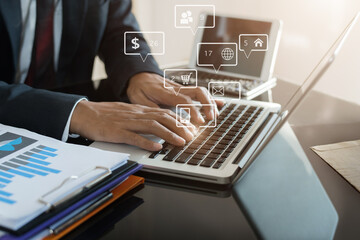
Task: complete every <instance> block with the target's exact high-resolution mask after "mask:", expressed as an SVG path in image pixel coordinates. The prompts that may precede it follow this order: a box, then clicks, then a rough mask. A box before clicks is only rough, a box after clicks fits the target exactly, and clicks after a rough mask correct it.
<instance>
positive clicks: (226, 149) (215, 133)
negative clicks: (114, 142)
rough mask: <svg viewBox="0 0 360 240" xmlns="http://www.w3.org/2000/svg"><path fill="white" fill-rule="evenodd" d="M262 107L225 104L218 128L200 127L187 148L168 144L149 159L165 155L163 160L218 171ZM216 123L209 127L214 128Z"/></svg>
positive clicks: (218, 119) (218, 120)
mask: <svg viewBox="0 0 360 240" xmlns="http://www.w3.org/2000/svg"><path fill="white" fill-rule="evenodd" d="M262 111H263V108H261V107H256V106H247V105H240V104H234V103H231V104H226V105H225V106H224V107H223V108H222V109H221V111H220V115H219V117H218V118H217V126H216V127H215V128H211V127H208V128H201V129H200V132H199V134H198V135H197V136H196V137H195V138H194V139H193V140H192V141H190V142H189V143H187V144H186V145H185V146H184V147H173V148H172V149H169V147H170V146H169V145H168V144H167V143H166V142H165V143H164V144H163V149H162V150H160V151H158V152H153V153H152V154H151V155H150V156H149V158H155V157H157V156H158V155H164V157H163V159H162V160H164V161H170V162H176V163H179V164H188V165H193V166H198V165H199V166H201V167H206V168H214V169H218V168H220V167H221V166H222V164H223V163H224V162H225V160H226V159H227V157H228V156H229V155H230V154H231V153H232V151H233V150H234V149H235V147H236V146H237V145H238V143H239V142H240V141H241V140H242V139H243V138H244V136H245V135H246V133H247V132H248V131H249V130H250V129H251V128H252V126H253V125H254V122H255V121H256V119H257V118H258V117H259V115H260V114H261V112H262ZM211 124H213V121H209V122H208V123H207V125H209V126H211Z"/></svg>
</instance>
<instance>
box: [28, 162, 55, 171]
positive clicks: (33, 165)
mask: <svg viewBox="0 0 360 240" xmlns="http://www.w3.org/2000/svg"><path fill="white" fill-rule="evenodd" d="M27 166H28V167H33V168H37V169H40V170H43V171H47V172H51V173H60V172H61V171H59V170H56V169H53V168H48V167H43V166H40V165H37V164H33V163H28V164H27Z"/></svg>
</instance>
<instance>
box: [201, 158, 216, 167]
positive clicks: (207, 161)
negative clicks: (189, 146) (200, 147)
mask: <svg viewBox="0 0 360 240" xmlns="http://www.w3.org/2000/svg"><path fill="white" fill-rule="evenodd" d="M214 162H215V159H212V158H206V159H205V160H204V161H202V163H201V164H200V166H202V167H211V165H213V163H214Z"/></svg>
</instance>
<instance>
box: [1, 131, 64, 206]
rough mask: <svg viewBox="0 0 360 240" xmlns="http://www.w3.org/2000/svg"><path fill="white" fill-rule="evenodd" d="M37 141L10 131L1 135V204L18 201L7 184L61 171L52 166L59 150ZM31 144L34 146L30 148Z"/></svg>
mask: <svg viewBox="0 0 360 240" xmlns="http://www.w3.org/2000/svg"><path fill="white" fill-rule="evenodd" d="M36 142H37V140H35V139H31V138H28V137H25V136H21V135H18V134H14V133H10V132H6V133H4V134H2V135H0V162H1V163H0V205H1V204H15V203H16V201H15V200H13V199H12V196H13V193H11V192H8V191H6V188H7V186H9V185H10V184H12V183H13V182H14V181H23V180H24V179H32V178H36V177H45V176H48V175H49V174H58V173H60V172H61V171H60V170H58V169H55V168H52V167H51V164H52V160H53V159H54V157H56V156H57V151H58V150H57V149H55V148H52V147H48V146H44V145H36ZM30 145H34V147H32V148H30V149H29V148H28V146H30ZM25 148H26V150H24V149H25ZM15 153H16V154H15ZM11 154H13V155H14V156H13V157H11V158H6V160H5V161H4V160H2V159H3V158H5V157H8V156H10V155H11Z"/></svg>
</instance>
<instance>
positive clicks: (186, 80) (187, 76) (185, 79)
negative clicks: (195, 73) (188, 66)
mask: <svg viewBox="0 0 360 240" xmlns="http://www.w3.org/2000/svg"><path fill="white" fill-rule="evenodd" d="M191 74H192V72H191V73H190V74H184V75H181V76H180V78H181V81H182V84H183V85H189V82H190V77H191Z"/></svg>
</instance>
